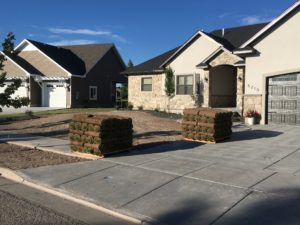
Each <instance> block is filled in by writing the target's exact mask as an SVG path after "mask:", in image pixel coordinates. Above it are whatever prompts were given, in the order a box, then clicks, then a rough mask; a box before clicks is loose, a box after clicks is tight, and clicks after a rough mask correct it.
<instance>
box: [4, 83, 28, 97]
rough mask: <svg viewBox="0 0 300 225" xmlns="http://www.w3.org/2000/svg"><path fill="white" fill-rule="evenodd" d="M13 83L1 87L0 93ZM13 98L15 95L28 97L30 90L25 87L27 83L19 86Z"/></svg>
mask: <svg viewBox="0 0 300 225" xmlns="http://www.w3.org/2000/svg"><path fill="white" fill-rule="evenodd" d="M9 84H11V83H7V84H6V85H5V86H4V87H0V93H3V92H4V90H5V89H6V87H7V85H9ZM11 97H12V98H15V97H28V91H27V88H26V87H25V84H21V86H20V87H19V88H18V90H16V91H15V93H14V94H13V95H12V96H11Z"/></svg>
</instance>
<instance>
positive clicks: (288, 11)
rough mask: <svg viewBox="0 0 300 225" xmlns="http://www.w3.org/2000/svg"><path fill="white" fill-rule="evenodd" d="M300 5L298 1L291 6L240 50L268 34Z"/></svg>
mask: <svg viewBox="0 0 300 225" xmlns="http://www.w3.org/2000/svg"><path fill="white" fill-rule="evenodd" d="M299 5H300V1H299V0H298V1H296V2H295V3H294V4H293V5H292V6H290V7H289V8H288V9H287V10H285V11H284V12H283V13H282V14H280V15H279V16H278V17H277V18H275V19H274V20H273V21H272V22H271V23H269V24H268V25H267V26H265V27H264V28H263V29H262V30H260V31H259V32H258V33H256V34H255V35H254V36H253V37H251V38H250V39H249V40H247V41H246V42H245V43H244V44H242V45H241V46H240V48H245V47H246V46H248V45H249V44H251V43H253V42H254V41H255V40H257V39H258V38H259V37H260V36H261V35H263V34H264V33H265V32H267V31H268V30H269V29H271V28H272V27H273V26H274V25H275V24H277V23H278V22H279V21H281V20H282V19H283V18H285V17H286V16H287V15H289V14H290V13H291V12H292V11H293V10H294V9H296V8H297V7H298V6H299Z"/></svg>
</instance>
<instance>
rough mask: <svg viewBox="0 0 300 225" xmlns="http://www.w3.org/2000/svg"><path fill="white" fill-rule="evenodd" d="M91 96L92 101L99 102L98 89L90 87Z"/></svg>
mask: <svg viewBox="0 0 300 225" xmlns="http://www.w3.org/2000/svg"><path fill="white" fill-rule="evenodd" d="M89 96H90V100H97V87H95V86H90V87H89Z"/></svg>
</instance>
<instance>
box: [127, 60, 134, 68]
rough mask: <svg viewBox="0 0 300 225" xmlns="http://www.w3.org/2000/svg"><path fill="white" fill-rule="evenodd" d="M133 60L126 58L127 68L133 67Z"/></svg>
mask: <svg viewBox="0 0 300 225" xmlns="http://www.w3.org/2000/svg"><path fill="white" fill-rule="evenodd" d="M133 66H134V65H133V62H132V61H131V59H129V60H128V63H127V68H130V67H133Z"/></svg>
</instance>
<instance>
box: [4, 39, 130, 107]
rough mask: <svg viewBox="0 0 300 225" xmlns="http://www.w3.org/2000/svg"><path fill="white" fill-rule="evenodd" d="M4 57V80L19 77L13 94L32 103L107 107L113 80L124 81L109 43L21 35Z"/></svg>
mask: <svg viewBox="0 0 300 225" xmlns="http://www.w3.org/2000/svg"><path fill="white" fill-rule="evenodd" d="M6 59H7V60H6V61H5V63H4V64H5V66H4V69H3V70H4V71H6V72H7V79H8V82H7V84H9V83H10V81H12V80H14V79H21V80H22V85H21V87H20V88H19V89H18V90H17V91H16V92H15V94H14V96H20V97H29V98H30V102H31V106H35V107H39V106H43V107H59V108H69V107H111V106H113V105H114V103H115V93H116V84H117V83H125V82H127V79H126V78H125V77H124V76H123V75H121V74H120V72H121V71H123V70H124V69H125V65H124V62H123V60H122V58H121V56H120V55H119V53H118V51H117V49H116V47H115V46H114V45H113V44H89V45H73V46H59V47H57V46H52V45H48V44H44V43H41V42H37V41H33V40H27V39H25V40H23V41H22V42H21V43H20V44H19V45H18V46H16V48H15V53H14V54H11V55H8V56H6ZM4 88H5V87H3V88H2V89H4Z"/></svg>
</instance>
